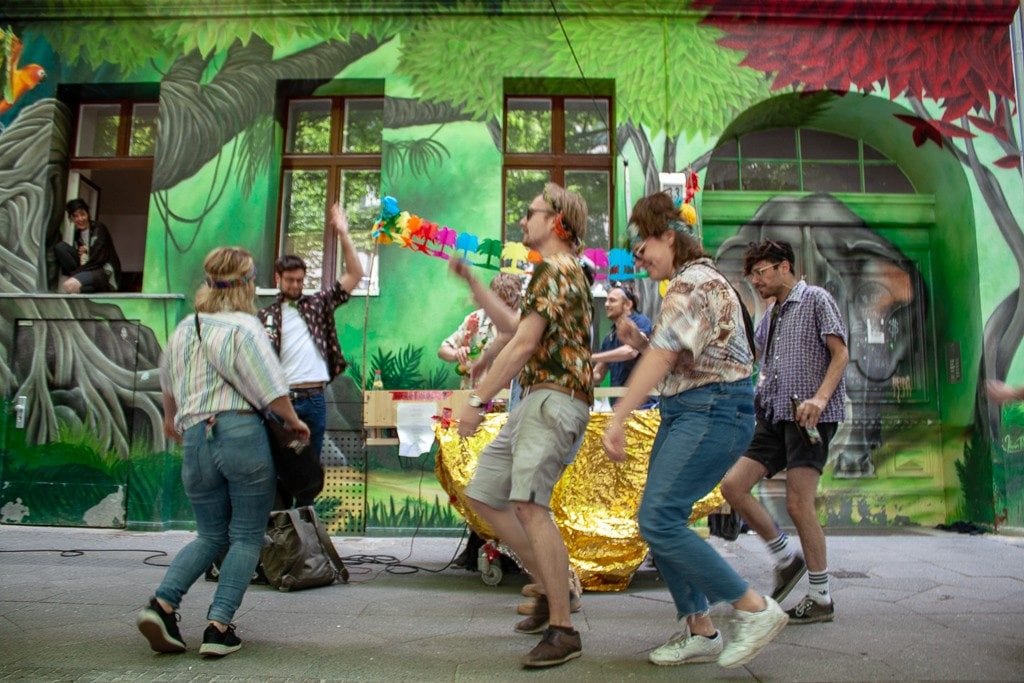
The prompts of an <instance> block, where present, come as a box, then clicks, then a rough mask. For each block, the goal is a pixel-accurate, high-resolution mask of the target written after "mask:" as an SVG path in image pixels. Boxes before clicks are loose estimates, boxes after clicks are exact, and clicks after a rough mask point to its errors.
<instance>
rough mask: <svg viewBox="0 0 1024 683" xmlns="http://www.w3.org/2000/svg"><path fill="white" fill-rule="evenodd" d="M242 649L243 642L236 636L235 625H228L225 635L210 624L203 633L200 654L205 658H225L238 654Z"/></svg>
mask: <svg viewBox="0 0 1024 683" xmlns="http://www.w3.org/2000/svg"><path fill="white" fill-rule="evenodd" d="M241 647H242V641H241V640H239V639H238V636H236V635H235V625H234V624H228V627H227V628H226V629H224V633H221V632H220V629H219V628H217V627H216V626H214V625H213V624H210V625H209V626H207V627H206V630H205V631H203V644H202V645H200V646H199V654H201V655H203V656H204V657H223V656H224V655H229V654H231V653H232V652H237V651H238V649H239V648H241Z"/></svg>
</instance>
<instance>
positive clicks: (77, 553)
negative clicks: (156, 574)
mask: <svg viewBox="0 0 1024 683" xmlns="http://www.w3.org/2000/svg"><path fill="white" fill-rule="evenodd" d="M0 553H57V554H59V555H60V556H61V557H81V556H82V555H85V554H86V553H153V554H152V555H148V556H146V557H144V558H142V563H143V564H148V565H149V566H150V567H169V566H170V565H168V564H157V563H155V562H150V560H152V559H153V558H156V557H167V553H166V551H163V550H152V549H147V548H73V549H71V550H59V549H57V548H26V549H24V550H0Z"/></svg>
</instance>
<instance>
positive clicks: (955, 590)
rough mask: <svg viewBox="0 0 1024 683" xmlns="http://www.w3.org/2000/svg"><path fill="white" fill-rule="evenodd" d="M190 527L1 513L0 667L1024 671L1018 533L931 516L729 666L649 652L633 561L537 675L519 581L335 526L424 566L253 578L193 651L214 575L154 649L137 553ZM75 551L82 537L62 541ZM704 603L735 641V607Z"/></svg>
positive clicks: (672, 675)
mask: <svg viewBox="0 0 1024 683" xmlns="http://www.w3.org/2000/svg"><path fill="white" fill-rule="evenodd" d="M190 538H191V534H188V533H185V532H166V533H134V532H124V531H113V530H82V529H65V528H41V527H17V526H0V550H4V551H12V550H15V551H25V552H3V553H0V679H4V680H32V681H35V680H53V681H56V680H61V681H63V680H86V681H94V680H95V681H120V680H147V681H148V680H161V681H164V680H211V679H216V680H255V681H264V680H296V681H305V680H332V681H333V680H342V681H506V680H511V681H515V680H534V681H539V680H545V681H548V680H557V681H584V680H585V681H621V680H630V679H632V680H651V681H670V680H671V681H678V680H707V679H712V678H714V679H719V678H722V679H758V680H786V681H870V680H1007V681H1009V680H1017V681H1019V680H1022V679H1024V538H1015V537H1001V536H988V535H985V536H965V535H959V534H951V533H946V532H940V531H932V530H911V531H909V532H908V533H905V534H902V535H859V536H848V535H832V536H830V539H829V544H830V554H831V556H830V563H831V569H832V571H833V572H834V575H835V578H834V579H833V583H832V586H833V594H834V597H835V602H836V620H835V621H834V622H833V623H830V624H817V625H809V626H789V627H788V628H787V629H786V630H785V631H783V632H782V635H780V636H779V637H778V638H777V639H776V641H775V642H774V643H773V644H771V645H770V646H769V647H768V648H767V649H766V650H765V651H764V652H763V653H762V654H761V655H760V656H759V657H757V658H756V659H754V660H753V661H752V662H750V663H749V664H747V665H746V666H745V667H742V668H739V669H733V670H726V669H721V668H719V667H718V666H717V665H716V664H694V665H685V666H679V667H656V666H653V665H651V664H648V663H647V653H648V652H649V651H650V650H651V649H652V648H654V647H656V646H658V645H660V644H661V643H663V642H664V641H665V640H666V639H667V637H668V636H669V635H671V633H672V631H673V630H674V627H675V624H674V619H673V617H674V611H673V608H672V604H671V600H670V598H669V595H668V592H667V590H666V589H665V586H664V584H663V583H662V582H661V581H660V580H659V579H658V577H657V574H656V573H655V572H653V571H641V572H639V573H638V574H637V576H636V577H635V579H634V581H633V584H632V586H631V587H630V588H629V589H628V590H627V591H625V592H621V593H587V594H586V595H585V596H584V599H583V603H584V609H583V611H582V612H580V613H579V614H577V615H574V618H575V620H576V621H575V623H576V627H577V628H578V629H579V630H580V632H581V633H582V636H583V647H584V654H583V657H581V658H580V659H577V660H574V661H571V662H569V663H567V664H565V665H563V666H560V667H555V668H552V669H547V670H538V671H526V670H522V669H520V668H519V665H518V661H519V658H520V657H521V656H522V655H523V654H525V653H526V652H527V651H528V650H529V649H530V648H531V647H532V646H533V645H534V644H535V642H536V641H537V640H538V638H537V637H535V636H522V635H518V634H516V633H514V632H513V631H512V625H513V623H515V620H516V619H517V617H516V615H515V613H514V609H515V605H516V604H517V603H518V602H519V601H520V597H519V589H520V588H521V587H522V584H523V583H524V582H525V580H524V578H523V577H522V576H521V575H512V576H507V577H506V578H505V580H504V581H503V582H502V584H501V585H499V586H497V587H489V586H485V585H484V584H483V583H482V581H481V580H480V576H479V574H476V573H473V572H468V571H465V570H463V569H454V568H447V569H446V568H445V567H446V565H447V564H448V562H449V561H450V560H451V558H452V557H453V556H454V555H455V554H456V553H457V552H458V545H459V541H458V539H454V538H336V539H335V544H336V545H337V547H338V549H339V551H340V553H341V554H342V555H343V556H351V555H356V554H360V555H390V556H393V557H395V558H398V559H401V560H402V561H403V562H404V563H405V564H407V565H415V566H418V567H421V568H422V570H420V571H415V572H413V573H405V574H402V573H392V572H387V571H384V567H383V566H382V565H379V564H369V565H355V566H352V567H351V568H350V569H351V572H352V580H351V582H350V584H348V585H335V586H332V587H327V588H318V589H314V590H308V591H302V592H297V593H279V592H277V591H275V590H273V589H271V588H268V587H266V586H255V587H253V588H252V589H251V590H250V591H249V592H248V593H247V594H246V597H245V601H244V602H243V604H242V607H241V609H240V611H239V612H238V614H237V615H236V617H235V623H236V624H237V627H238V634H239V636H240V637H241V638H242V642H243V645H242V649H241V650H240V651H239V652H238V653H236V654H232V655H230V656H228V657H225V658H224V659H220V660H205V659H203V658H201V657H199V655H198V654H197V650H198V646H199V644H200V640H201V637H202V631H203V628H204V627H205V619H204V618H203V617H204V614H205V609H206V605H207V604H208V602H209V599H210V596H211V594H212V591H213V587H214V584H209V583H206V582H204V581H202V580H200V581H199V583H197V584H196V586H195V588H194V589H193V591H192V592H191V593H190V594H189V595H188V596H187V597H186V599H185V602H184V604H183V606H182V621H181V627H182V633H183V635H184V637H185V640H186V642H187V644H188V645H189V651H188V652H186V653H184V654H179V655H157V654H155V653H153V652H151V651H150V649H149V647H148V645H147V643H146V641H145V640H144V639H143V638H142V636H141V635H140V634H139V633H138V631H137V630H136V628H135V614H136V613H137V611H138V610H139V608H140V607H142V606H143V605H144V604H145V603H146V601H147V599H148V598H149V596H150V595H151V593H152V591H153V589H154V588H155V587H156V584H157V583H158V582H159V580H160V578H161V576H162V575H163V571H164V570H163V569H162V568H159V567H154V566H149V565H147V564H144V563H143V559H144V558H145V557H146V556H147V555H149V554H151V553H148V552H146V551H147V550H149V549H151V550H154V551H162V552H166V553H167V554H168V555H170V556H173V554H174V553H175V552H176V551H177V550H178V549H180V548H181V547H182V546H183V545H184V544H185V543H187V542H188V540H189V539H190ZM710 542H711V543H714V544H715V546H716V547H718V548H720V549H721V550H722V551H723V552H724V553H725V555H726V556H727V557H728V558H729V560H730V561H731V562H733V563H734V565H735V566H736V567H737V568H738V569H739V571H740V573H741V574H742V575H744V576H745V577H747V578H749V579H750V580H751V581H752V582H753V583H754V585H755V586H757V587H760V588H761V589H762V590H765V591H767V590H769V589H770V585H771V575H770V569H769V566H768V560H767V554H766V552H765V551H764V549H763V547H762V545H761V543H760V542H759V541H758V539H757V538H756V537H753V536H744V537H741V538H740V539H739V540H738V541H736V542H734V543H727V542H724V541H721V540H719V539H712V540H711V541H710ZM71 549H82V550H84V551H85V552H84V553H83V554H80V555H72V554H66V555H69V556H61V554H60V553H58V552H56V551H58V550H71ZM32 550H48V551H49V552H28V551H32ZM154 561H155V562H160V563H166V562H167V561H168V558H167V557H161V558H157V559H156V560H154ZM408 571H410V572H412V570H408ZM804 581H806V579H805V580H804ZM805 588H806V586H805V585H801V586H799V587H798V588H797V589H796V590H795V591H794V593H793V595H791V596H790V598H789V599H788V600H787V604H786V605H784V607H789V606H791V604H792V603H794V602H795V601H796V600H797V599H798V598H799V597H800V596H801V595H802V594H803V590H804V589H805ZM714 614H715V615H716V616H720V617H721V619H720V621H719V625H720V626H723V627H724V631H725V633H726V637H728V633H729V631H728V628H729V627H728V623H727V615H728V610H726V609H724V608H717V609H716V610H715V612H714Z"/></svg>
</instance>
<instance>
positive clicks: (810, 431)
mask: <svg viewBox="0 0 1024 683" xmlns="http://www.w3.org/2000/svg"><path fill="white" fill-rule="evenodd" d="M789 401H790V403H791V404H792V406H793V422H796V426H797V428H798V429H799V430H800V433H801V434H803V435H804V438H805V439H807V442H808V443H809V444H811V445H812V446H815V445H817V444H819V443H821V434H820V433H818V428H817V427H804V426H803V425H801V424H800V423H799V422H797V419H796V409H797V406H799V405H800V397H799V396H797V395H796V394H793V395H792V396H790V397H789Z"/></svg>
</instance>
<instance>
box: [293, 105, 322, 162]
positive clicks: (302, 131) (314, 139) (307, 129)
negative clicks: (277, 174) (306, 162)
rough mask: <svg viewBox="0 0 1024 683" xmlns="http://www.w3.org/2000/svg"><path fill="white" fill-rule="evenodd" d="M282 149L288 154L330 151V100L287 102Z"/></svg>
mask: <svg viewBox="0 0 1024 683" xmlns="http://www.w3.org/2000/svg"><path fill="white" fill-rule="evenodd" d="M284 151H285V152H287V153H290V154H327V153H328V152H330V151H331V100H329V99H316V100H292V101H291V102H289V103H288V133H287V136H286V137H285V147H284Z"/></svg>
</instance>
